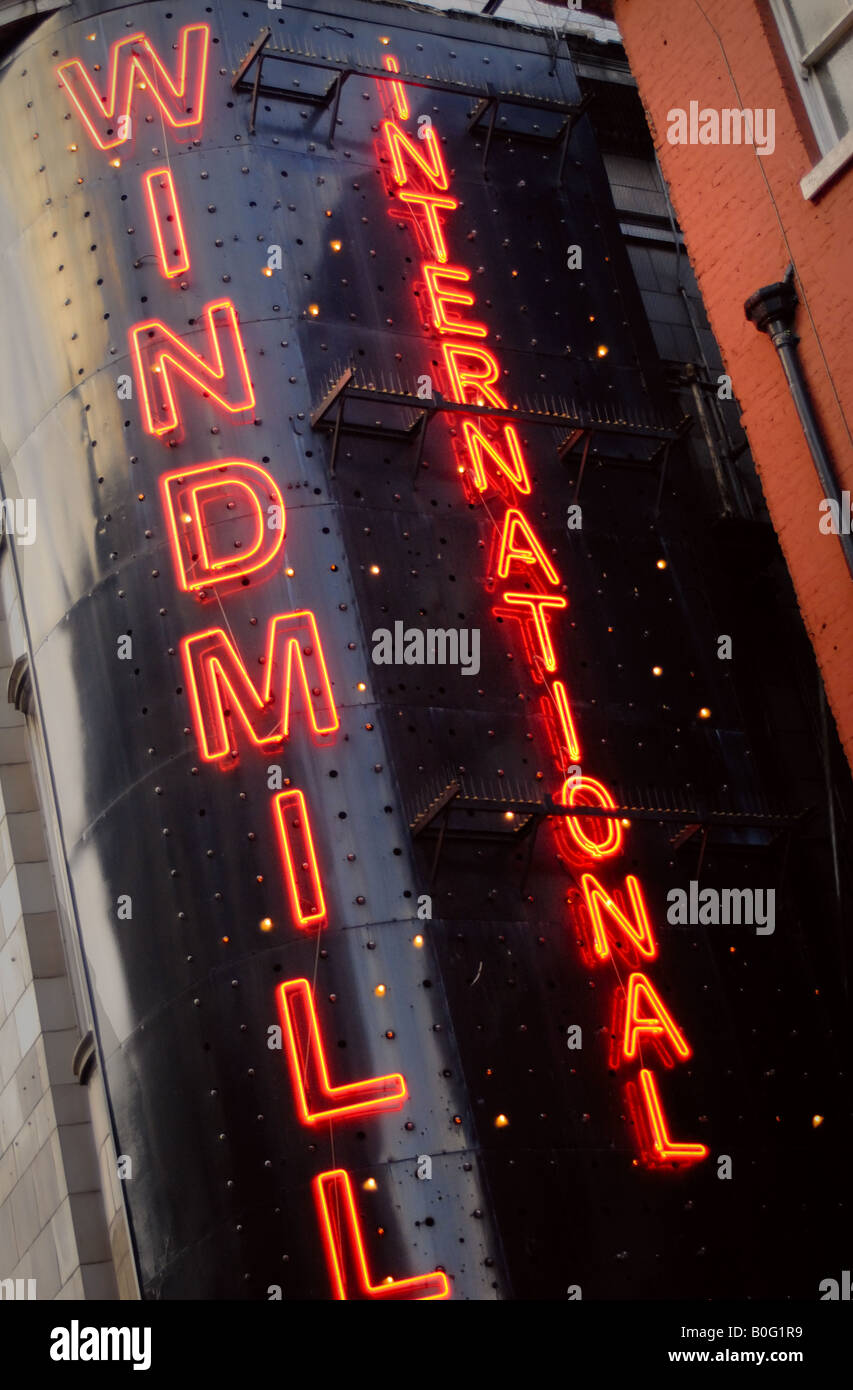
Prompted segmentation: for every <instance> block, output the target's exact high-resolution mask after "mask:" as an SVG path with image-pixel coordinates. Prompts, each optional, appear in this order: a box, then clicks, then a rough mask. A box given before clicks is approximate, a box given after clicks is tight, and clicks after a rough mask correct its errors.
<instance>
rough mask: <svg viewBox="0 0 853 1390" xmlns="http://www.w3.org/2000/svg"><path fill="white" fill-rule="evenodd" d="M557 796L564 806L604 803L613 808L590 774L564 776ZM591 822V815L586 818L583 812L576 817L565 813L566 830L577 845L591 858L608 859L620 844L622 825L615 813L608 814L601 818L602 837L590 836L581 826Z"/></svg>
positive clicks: (606, 795) (599, 785) (610, 800)
mask: <svg viewBox="0 0 853 1390" xmlns="http://www.w3.org/2000/svg"><path fill="white" fill-rule="evenodd" d="M560 800H561V801H562V803H563V805H564V806H596V805H597V806H606V807H607V809H608V810H613V808H614V807H615V805H616V802H615V801H614V800H613V797H612V796H611V795H610V792H609V791H608V790H607V788H606V787H604V786H602V784H601V782H597V781H596V780H595V778H594V777H567V778H566V780H565V782H564V783H563V790H562V792H561V793H560ZM592 823H593V822H592V818H591V817H590V818H589V819H587V817H586V816H584V817H580V816H579V817H577V819H576V818H575V817H574V816H566V826H567V829H568V832H569V834H570V835H571V837H572V839H573V840H574V842H575V844H576V845H577V847H578V849H580V850H582V851H583V853H584V854H588V855H590V856H591V857H592V858H593V859H608V858H609V857H610V855H611V854H618V853H619V850H620V848H621V846H622V826H621V825H620V824H619V821H618V820H617V819H616V817H615V816H613V817H610V818H608V820H607V821H605V825H606V834H605V836H604V839H602V840H594V839H593V838H592V836H591V835H590V834H589V833H588V831H587V830H585V829H584V826H591V824H592Z"/></svg>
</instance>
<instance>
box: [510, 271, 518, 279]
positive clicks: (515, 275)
mask: <svg viewBox="0 0 853 1390" xmlns="http://www.w3.org/2000/svg"><path fill="white" fill-rule="evenodd" d="M511 273H512V278H513V279H514V280H515V279H516V278H517V276H518V271H517V270H513V271H512V272H511Z"/></svg>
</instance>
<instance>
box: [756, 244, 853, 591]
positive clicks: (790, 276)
mask: <svg viewBox="0 0 853 1390" xmlns="http://www.w3.org/2000/svg"><path fill="white" fill-rule="evenodd" d="M798 302H799V301H798V300H797V291H796V290H795V288H794V267H793V265H789V266H788V269H787V271H786V272H785V279H784V280H779V281H777V282H776V284H775V285H764V286H763V287H762V288H761V289H760V290H756V292H755V294H753V295H750V297H749V299H748V300H747V301H746V303H745V304H744V306H743V308H744V313H745V314H746V317H747V318H748V319H749V321H750V323H754V324H755V327H756V328H757V329H758V331H759V332H760V333H766V334H767V336H768V337H769V338H770V341H771V342H772V344H773V346H774V347H775V349H776V351H777V352H778V354H779V360H780V362H781V363H782V370H783V372H784V373H785V380H786V381H787V383H788V390H789V391H790V393H791V398H792V400H793V402H794V405H795V406H796V408H797V414H798V415H799V417H800V424H801V425H802V427H803V434H804V435H805V437H806V443H807V444H808V446H809V452H810V453H811V456H812V460H813V462H814V466H815V469H816V471H817V476H818V478H819V479H820V485H821V487H822V488H823V495H824V497H827V498H829V499H830V500H831V501H833V502H834V503H835V505H836V508H837V513H838V516H839V518H841V517H842V499H841V490H840V488H839V486H838V480H837V479H836V476H835V470H834V468H833V466H832V460H831V458H830V457H829V454H828V453H827V450H826V447H825V445H824V442H823V439H822V437H821V432H820V425H819V424H818V421H817V416H816V415H815V413H814V406H813V405H812V402H811V397H810V395H809V389H808V386H807V385H806V379H805V377H804V376H803V369H802V365H801V363H800V358H799V354H798V352H797V344H798V342H799V341H800V339H799V337H798V336H797V334H796V333H795V332H794V314H795V312H796V308H797V304H798ZM838 539H839V540H840V541H841V549H842V550H843V551H844V558H845V560H846V561H847V568H848V570H849V571H850V575H851V577H853V536H849V535H845V534H844V531H843V524H842V532H841V534H840V536H839V538H838Z"/></svg>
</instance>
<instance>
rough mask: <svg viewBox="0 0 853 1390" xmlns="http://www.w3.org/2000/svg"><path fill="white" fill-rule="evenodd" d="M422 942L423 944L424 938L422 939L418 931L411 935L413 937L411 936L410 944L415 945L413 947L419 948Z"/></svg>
mask: <svg viewBox="0 0 853 1390" xmlns="http://www.w3.org/2000/svg"><path fill="white" fill-rule="evenodd" d="M423 944H424V939H423V937H422V936H421V935H420V933H418V935H417V936H413V937H412V945H413V946H415V947H416V948H417V950H420V949H421V947H422V946H423Z"/></svg>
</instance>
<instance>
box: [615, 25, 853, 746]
mask: <svg viewBox="0 0 853 1390" xmlns="http://www.w3.org/2000/svg"><path fill="white" fill-rule="evenodd" d="M703 10H704V13H705V15H706V16H707V19H706V18H703V13H702V11H703ZM613 17H614V18H615V19H616V21H617V23H618V24H619V27H620V29H621V32H622V36H623V39H624V43H625V48H626V50H627V54H628V60H629V63H630V65H631V69H632V72H633V73H634V76H635V77H636V80H637V84H638V86H639V90H640V96H641V98H642V100H643V103H644V105H645V108H646V112H647V114H648V118H649V125H650V128H651V131H652V136H653V138H654V142H655V146H656V149H657V151H658V157H659V159H660V162H661V166H662V168H663V172H664V176H665V178H666V179H667V182H668V183H669V186H670V191H671V195H672V199H673V203H674V206H675V209H676V212H677V215H678V218H679V221H680V223H681V226H682V228H683V230H684V234H685V238H686V241H687V248H688V252H689V255H690V259H691V262H692V264H693V267H694V270H695V272H696V275H697V279H698V282H699V287H700V289H701V292H702V296H703V299H704V302H705V305H706V308H707V311H708V315H709V317H710V321H711V326H712V328H713V331H714V334H715V336H716V338H717V341H718V342H719V345H720V349H721V351H722V356H723V361H724V363H725V366H726V371H727V372H728V373H729V374H730V375H731V377H732V382H733V387H734V392H735V395H736V396H737V397H738V399H739V401H740V403H741V407H742V410H743V423H744V426H745V428H746V430H747V433H748V435H749V441H750V445H751V447H752V452H753V456H754V458H755V462H756V465H757V468H758V471H759V475H760V478H761V483H762V486H763V489H764V495H765V497H766V500H767V506H768V509H769V511H770V515H771V517H772V520H773V524H774V526H775V528H776V531H777V533H778V536H779V540H780V543H781V545H782V549H783V552H784V555H785V559H786V561H787V563H788V566H789V568H790V571H791V575H792V578H793V582H794V585H795V588H796V592H797V597H798V600H799V604H800V610H801V612H802V615H803V619H804V621H805V624H806V627H807V630H808V633H809V636H810V637H811V640H812V642H813V644H814V648H815V651H816V653H817V659H818V662H819V664H820V668H821V671H822V673H823V679H824V682H825V685H826V690H827V695H828V699H829V703H830V706H831V708H832V711H833V714H834V716H835V720H836V724H837V726H838V730H839V733H840V736H841V740H842V743H843V744H844V747H845V750H846V753H847V757H848V759H849V760H850V761H851V765H853V582H851V579H850V576H849V573H848V571H847V567H846V564H845V561H844V557H843V555H842V551H841V545H840V542H839V538H838V537H837V536H831V535H829V536H828V535H824V534H822V533H821V532H820V531H819V530H818V521H819V513H818V503H819V501H820V499H821V497H822V496H823V490H822V488H821V486H820V484H819V482H818V479H817V475H816V473H815V470H814V466H813V463H812V460H811V455H810V454H809V451H808V448H807V447H806V444H805V441H804V439H803V433H802V429H801V426H800V423H799V418H798V416H797V413H796V411H795V409H794V406H793V403H792V401H791V398H790V395H789V393H788V389H787V386H786V385H785V381H784V378H783V375H782V369H781V366H780V364H779V361H778V358H777V355H776V351H775V349H774V348H773V346H772V344H771V342H770V340H769V338H767V336H766V335H765V334H760V333H758V332H757V331H756V329H755V328H754V327H753V326H752V324H750V323H748V322H747V320H746V318H745V316H744V312H743V303H744V300H745V299H747V298H748V296H749V295H750V294H752V293H753V292H754V291H755V290H757V289H758V288H759V287H760V286H762V285H765V284H768V283H770V282H772V281H774V280H781V279H782V277H783V275H784V273H785V270H786V268H787V266H788V264H789V262H790V261H791V260H793V261H794V265H795V269H796V272H797V280H796V285H797V293H798V296H799V298H800V307H799V309H798V310H797V320H796V328H797V332H798V333H799V335H800V354H801V360H802V364H803V368H804V372H805V376H806V380H807V382H808V385H809V388H810V391H811V394H812V398H813V401H814V404H815V407H816V411H817V413H818V417H819V420H820V423H821V426H822V429H823V433H824V439H825V441H826V444H827V447H828V449H829V452H830V454H831V456H832V458H833V461H834V466H835V472H836V476H837V477H838V479H839V485H840V487H841V488H846V489H848V490H850V491H851V492H853V443H851V435H850V424H849V423H846V422H850V421H851V407H853V302H851V301H853V165H851V166H849V167H848V168H847V170H845V171H843V172H842V173H841V174H840V175H839V176H838V178H837V179H836V180H835V182H834V183H833V184H831V185H829V186H828V187H827V188H826V189H825V190H824V191H823V192H822V193H821V194H820V195H819V196H818V198H817V199H816V200H815V201H812V202H807V201H806V199H804V197H803V195H802V193H801V191H800V187H799V181H800V179H801V178H802V176H803V175H804V174H806V173H807V172H808V171H809V170H810V169H811V168H812V167H813V165H814V164H815V163H816V162H817V159H818V157H819V156H818V152H817V147H816V145H815V143H814V139H813V136H812V133H811V129H810V127H809V125H808V121H807V118H806V115H805V111H804V109H803V107H802V103H801V100H800V97H799V93H798V90H797V88H796V85H795V83H794V81H793V78H792V76H791V73H790V68H789V66H788V64H787V59H786V57H785V54H784V51H783V50H782V49H781V45H780V43H779V38H778V34H777V32H776V28H775V24H774V21H773V17H772V14H771V13H770V10H769V5H767V4H766V3H764V0H702V5H701V9H700V6H699V4H697V3H695V0H614V4H613ZM709 21H710V22H709ZM712 26H713V27H712ZM715 31H716V32H715ZM691 101H698V102H699V104H700V109H701V108H702V107H714V108H716V109H718V110H719V109H721V108H724V107H740V108H747V107H750V108H758V107H763V108H769V107H773V108H775V112H776V148H775V153H774V154H773V155H769V156H765V157H763V158H759V157H757V155H756V152H755V150H754V149H753V148H752V147H751V146H740V147H738V146H726V145H687V144H685V145H670V144H669V143H668V141H667V138H666V137H667V128H668V124H669V123H668V121H667V112H668V111H669V110H670V109H671V108H673V107H681V108H683V109H684V110H685V111H689V106H690V102H691ZM774 203H775V206H774ZM804 301H807V302H808V308H809V310H810V314H809V313H808V312H807V311H806V308H805V303H804Z"/></svg>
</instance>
